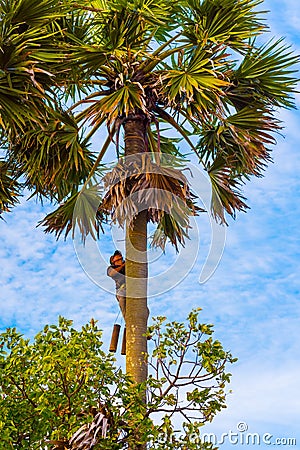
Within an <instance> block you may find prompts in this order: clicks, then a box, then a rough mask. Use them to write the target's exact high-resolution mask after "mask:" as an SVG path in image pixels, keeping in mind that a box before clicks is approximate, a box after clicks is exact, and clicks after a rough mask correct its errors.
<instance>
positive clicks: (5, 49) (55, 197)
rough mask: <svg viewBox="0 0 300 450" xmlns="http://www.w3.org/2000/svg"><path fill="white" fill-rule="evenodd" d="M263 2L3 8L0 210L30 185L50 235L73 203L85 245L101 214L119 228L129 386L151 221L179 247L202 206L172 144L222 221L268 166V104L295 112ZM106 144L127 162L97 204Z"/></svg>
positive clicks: (286, 58) (289, 58)
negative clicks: (191, 165) (45, 210)
mask: <svg viewBox="0 0 300 450" xmlns="http://www.w3.org/2000/svg"><path fill="white" fill-rule="evenodd" d="M262 3H263V0H213V1H212V0H178V1H177V2H170V1H168V0H130V1H127V0H94V1H92V0H91V1H86V0H78V1H76V2H74V1H71V0H60V1H58V0H0V8H1V9H0V16H1V24H0V27H1V38H0V39H1V52H0V126H1V140H2V148H3V149H4V150H5V151H4V156H3V158H2V160H1V161H0V209H1V210H2V211H8V210H10V209H11V207H12V206H13V205H14V204H15V203H16V202H17V201H18V196H19V195H20V193H21V192H22V190H23V188H27V189H28V190H30V191H31V192H32V194H31V195H32V196H36V197H38V198H39V199H41V200H42V199H43V198H47V199H49V200H50V201H51V202H53V204H59V206H58V208H57V209H56V210H54V211H53V212H52V213H51V214H49V215H48V216H47V217H46V218H45V219H44V220H43V221H42V225H43V226H45V231H46V232H54V233H55V234H56V235H57V237H59V236H60V235H61V234H62V233H63V232H65V233H66V234H68V232H69V231H70V230H72V228H73V226H74V221H73V212H74V209H75V207H77V208H79V209H82V210H85V212H86V213H88V211H89V210H90V207H91V205H95V202H96V209H97V217H96V219H97V220H95V217H90V216H89V215H88V216H84V217H83V218H82V217H81V218H80V217H79V218H78V217H76V220H75V222H76V223H77V224H79V227H80V229H81V232H82V234H83V237H86V236H87V235H88V234H91V235H92V236H95V237H96V235H97V233H98V232H99V229H100V228H101V225H102V222H103V221H105V220H106V219H107V217H108V216H111V218H112V220H113V221H115V222H117V223H118V224H119V225H121V226H124V225H125V226H126V230H127V231H126V275H127V281H126V285H127V311H126V325H127V356H126V363H127V371H128V373H129V374H130V375H131V376H132V377H133V379H134V380H135V381H136V382H141V381H145V380H146V377H147V362H146V360H145V353H146V352H147V340H146V337H145V333H146V330H147V317H148V309H147V222H149V221H152V222H154V223H155V224H157V229H156V232H155V233H154V237H153V242H152V243H153V245H159V246H164V245H165V243H166V241H167V240H169V241H170V242H171V243H172V244H173V245H175V246H176V247H177V245H178V244H180V243H184V238H185V237H186V236H187V232H188V228H189V217H190V216H191V215H194V214H197V212H198V211H199V210H200V208H199V207H197V205H196V199H195V198H194V196H193V194H192V193H191V192H190V191H189V186H188V182H187V179H186V178H185V177H184V175H182V171H180V170H179V169H178V167H177V166H176V165H177V164H182V161H184V158H185V157H186V156H185V155H184V154H183V153H182V151H179V148H178V145H177V144H178V141H179V139H178V136H180V137H181V139H182V140H185V141H186V142H187V144H188V147H189V151H190V150H192V151H193V152H194V153H195V155H196V158H197V159H198V160H199V163H201V164H202V166H203V169H204V170H205V171H206V172H207V174H208V176H209V179H210V181H211V189H212V201H211V209H212V214H213V215H214V217H215V219H216V220H217V221H219V222H220V223H223V224H226V214H228V215H230V216H233V217H235V214H236V212H237V211H245V210H246V209H247V204H246V203H245V198H244V197H243V195H242V192H241V188H242V185H243V184H244V182H245V181H247V180H249V179H250V177H251V176H252V175H254V176H262V174H263V170H264V169H265V167H266V165H267V163H268V162H269V161H270V160H271V156H270V148H269V147H270V145H271V144H274V143H275V138H274V133H276V132H278V131H279V130H280V129H281V128H282V126H281V123H280V121H279V120H278V118H276V114H277V110H278V108H293V107H294V103H293V99H292V96H293V92H294V91H295V86H296V83H297V79H296V77H295V75H294V73H295V68H294V64H295V63H296V62H297V61H299V58H298V57H297V56H294V55H293V54H292V52H291V50H290V48H289V47H288V46H287V45H286V44H285V43H284V42H283V40H282V39H279V40H277V41H276V40H272V39H271V40H269V41H268V42H263V40H262V38H263V36H264V34H265V32H267V30H268V28H267V26H266V24H265V22H264V13H263V12H260V11H259V9H258V7H259V5H260V4H262ZM105 126H106V127H107V139H106V141H105V142H104V145H103V147H102V149H101V150H100V152H94V151H93V150H92V149H91V148H90V143H91V139H92V137H93V136H94V135H95V133H96V132H97V131H98V130H99V129H100V128H101V127H102V128H103V127H105ZM166 127H169V128H171V129H173V130H175V131H176V133H177V134H176V138H169V137H167V136H165V135H163V132H162V129H165V128H166ZM119 142H120V145H119ZM110 144H115V148H116V153H117V158H118V160H119V157H120V155H121V156H124V157H125V158H124V159H120V160H119V161H118V162H117V164H116V166H115V167H114V168H113V169H112V170H111V171H110V172H109V173H106V174H105V176H104V180H103V181H104V185H105V186H106V188H107V192H106V194H105V196H104V197H103V198H100V197H99V194H98V193H97V189H94V188H92V189H90V190H86V189H85V188H87V187H90V186H91V184H92V182H93V179H94V178H95V176H97V175H98V176H99V175H100V176H102V175H103V158H104V155H105V153H106V151H107V149H108V147H109V145H110ZM120 152H121V153H120ZM165 155H169V156H170V157H174V158H175V167H172V164H170V163H169V159H168V162H167V163H166V158H164V156H165ZM178 158H179V159H180V161H179V162H178ZM176 167H177V168H176ZM148 192H149V195H148ZM158 192H159V195H158ZM120 199H121V203H122V204H123V207H122V208H120V207H119V206H120ZM123 201H124V202H123ZM76 205H77V206H76ZM78 205H79V206H78Z"/></svg>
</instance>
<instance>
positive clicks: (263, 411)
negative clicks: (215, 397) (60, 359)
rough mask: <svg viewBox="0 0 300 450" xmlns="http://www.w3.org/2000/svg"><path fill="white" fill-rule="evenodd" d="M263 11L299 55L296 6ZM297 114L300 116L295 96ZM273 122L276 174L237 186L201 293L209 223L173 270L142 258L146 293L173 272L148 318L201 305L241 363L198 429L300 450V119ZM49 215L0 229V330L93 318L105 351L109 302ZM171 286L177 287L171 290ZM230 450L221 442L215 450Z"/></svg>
mask: <svg viewBox="0 0 300 450" xmlns="http://www.w3.org/2000/svg"><path fill="white" fill-rule="evenodd" d="M264 6H265V9H269V10H270V13H269V15H268V23H269V25H270V26H271V34H272V35H275V36H277V37H279V36H286V38H287V42H289V43H290V44H292V46H293V49H294V50H295V52H296V53H298V54H300V6H299V3H298V0H285V1H277V0H273V1H272V2H271V1H266V2H265V3H264ZM271 34H270V37H271ZM296 103H297V106H298V108H300V97H299V95H298V96H297V99H296ZM280 118H281V119H282V120H283V121H284V123H285V129H284V135H285V137H280V136H279V137H278V139H277V145H276V146H275V148H274V151H273V158H274V163H273V164H271V165H270V166H269V168H268V170H267V172H266V174H265V177H264V178H262V179H253V180H252V181H251V182H250V183H248V184H247V185H246V187H245V191H244V193H245V195H246V197H247V198H248V204H249V205H250V206H251V209H250V210H249V211H248V213H247V214H239V215H238V217H237V219H236V221H232V220H229V227H228V228H227V230H226V234H227V235H226V245H225V249H224V253H223V256H222V258H221V261H220V263H219V265H218V267H217V269H216V271H215V272H214V274H213V275H212V277H211V278H210V279H209V280H208V281H207V282H206V283H204V284H200V283H199V281H198V279H199V274H200V272H201V269H202V267H203V262H204V260H205V256H206V255H207V252H208V248H209V242H210V237H211V227H210V223H209V221H208V219H205V218H204V217H203V216H200V218H199V219H197V227H198V228H194V232H193V233H194V235H193V239H194V240H193V243H196V244H195V245H192V246H190V247H189V248H188V250H187V251H185V252H184V251H182V252H181V253H180V254H179V256H178V260H177V257H176V255H175V254H174V252H173V250H172V249H169V250H168V251H167V252H166V254H165V255H162V254H160V253H159V252H157V253H153V254H152V255H151V256H150V259H151V261H152V263H151V265H150V273H151V277H152V281H151V282H152V284H153V286H154V288H153V289H154V291H155V286H157V284H158V282H159V271H162V272H163V271H165V270H166V269H167V268H168V266H169V265H171V267H172V270H171V272H170V274H169V275H168V277H166V278H168V280H169V281H170V283H169V285H166V286H164V289H165V292H163V293H161V295H159V296H156V297H151V298H150V300H149V304H150V310H151V316H157V315H167V316H168V318H169V319H170V320H175V319H176V320H180V321H183V320H184V319H185V317H186V316H187V314H188V312H189V311H190V310H191V309H192V308H193V307H199V306H200V307H201V308H203V311H202V314H201V315H202V320H203V321H204V322H208V323H213V324H214V325H215V337H216V338H218V339H220V340H221V342H222V343H223V345H224V347H225V348H226V349H230V350H231V351H232V353H233V354H234V356H237V357H238V358H239V361H238V363H236V364H235V366H234V367H232V368H230V369H231V372H232V374H233V378H232V383H231V389H232V390H233V393H232V394H230V395H229V396H228V408H227V410H226V411H224V412H222V414H220V415H219V416H218V417H217V418H216V419H215V420H214V422H213V423H212V424H211V425H210V426H209V427H208V428H207V430H209V431H211V432H214V433H216V434H217V435H218V436H220V435H221V434H222V433H226V432H229V431H230V430H231V431H232V432H236V431H237V424H238V423H240V422H245V423H247V425H248V432H253V433H255V432H256V433H259V434H260V435H261V436H262V435H263V434H264V433H270V434H272V435H273V436H274V439H275V438H277V437H278V438H281V437H292V438H296V439H297V445H296V446H295V445H294V446H292V448H297V449H300V429H299V423H300V390H299V381H300V339H299V326H300V295H299V291H300V282H299V274H300V270H299V269H300V267H299V265H300V245H299V244H300V233H299V217H300V206H299V203H300V202H299V200H300V196H299V192H300V189H299V188H300V162H299V161H300V158H299V156H298V152H299V150H298V149H299V135H300V133H299V130H300V112H299V110H298V111H281V112H280ZM99 146H100V145H99ZM49 210H50V209H49V207H48V206H47V205H44V207H42V206H40V205H38V204H36V203H35V201H32V200H31V201H29V202H28V201H26V199H25V198H24V199H23V200H22V202H21V204H20V205H19V206H18V207H17V208H16V209H15V210H14V211H13V213H11V214H9V215H6V221H5V222H3V221H1V223H0V233H1V236H2V245H1V247H0V266H1V276H0V330H4V329H5V328H6V327H10V326H16V327H17V328H18V329H19V330H20V331H21V332H23V333H24V334H25V335H26V336H32V335H34V334H35V333H36V332H38V331H39V330H40V329H41V328H42V327H43V326H44V325H45V324H46V323H55V322H56V321H57V317H58V315H63V316H65V317H67V318H70V319H73V320H74V322H75V325H76V326H80V325H82V324H84V323H86V322H87V321H89V320H90V318H91V317H94V318H96V319H98V321H99V325H100V327H101V328H102V329H103V330H104V341H105V342H106V343H107V346H108V340H109V334H110V331H111V326H112V323H113V322H114V321H115V319H116V316H117V314H118V307H117V303H116V301H115V298H114V295H113V286H109V284H108V285H107V288H108V289H109V290H110V291H111V292H105V291H104V290H103V289H101V288H100V287H99V283H98V282H97V280H96V282H95V276H94V274H93V273H92V274H91V273H90V269H89V268H88V267H86V263H85V257H82V256H80V258H79V259H80V261H79V260H78V258H77V256H76V252H75V249H74V244H73V242H72V241H71V240H70V239H68V240H67V241H66V242H64V241H63V240H61V241H59V242H56V241H55V238H54V237H53V236H48V235H45V234H44V233H43V231H42V229H41V228H36V224H37V222H38V221H39V220H41V219H42V218H43V217H44V215H45V213H46V212H47V211H49ZM220 233H223V231H221V230H220ZM113 237H114V240H115V243H114V242H113V241H112V240H111V239H110V234H109V233H107V234H105V235H104V236H103V238H101V242H100V243H99V249H100V252H101V255H102V257H103V259H104V260H103V261H102V262H101V261H98V263H97V264H98V265H97V266H96V272H97V273H98V274H100V275H99V277H100V279H101V276H103V277H104V275H103V274H105V272H106V262H107V261H108V257H109V254H110V253H111V252H112V251H113V249H114V246H118V247H121V248H122V245H123V244H122V238H123V237H122V234H121V233H120V232H118V231H117V230H114V231H113ZM195 249H196V250H195ZM192 250H195V251H196V259H195V264H194V265H193V267H189V270H188V271H187V272H188V274H187V276H185V275H186V274H185V273H184V271H181V270H182V267H184V266H185V261H186V260H187V257H188V252H189V251H192ZM77 251H78V248H77ZM176 261H177V262H176ZM176 264H177V265H176ZM82 265H83V266H84V267H82ZM157 267H159V270H157ZM178 270H179V272H178ZM151 271H152V272H151ZM178 273H179V274H180V275H179V276H178ZM101 274H102V275H101ZM91 277H92V278H94V281H93V280H92V279H91ZM157 277H158V278H157ZM96 278H97V277H96ZM178 279H180V280H182V281H180V283H179V284H177V285H176V286H175V287H174V288H172V289H170V286H173V285H175V284H176V283H175V281H178ZM108 281H109V280H108ZM155 292H158V290H156V291H155ZM119 363H120V364H122V363H123V362H122V360H121V359H120V360H119ZM272 442H273V441H272ZM264 446H265V447H267V445H266V444H261V445H260V446H257V447H256V446H250V447H252V448H262V447H264ZM274 446H275V445H274ZM235 447H237V445H231V444H230V443H228V442H227V443H226V444H224V445H222V446H221V449H222V450H228V449H233V448H235ZM239 447H241V445H239ZM286 447H288V446H286Z"/></svg>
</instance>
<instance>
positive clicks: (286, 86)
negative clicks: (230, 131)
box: [229, 39, 299, 109]
mask: <svg viewBox="0 0 300 450" xmlns="http://www.w3.org/2000/svg"><path fill="white" fill-rule="evenodd" d="M282 43H283V39H279V40H277V41H272V40H271V41H270V42H268V43H267V44H265V45H263V46H262V47H260V48H255V47H254V46H251V49H249V51H248V52H247V54H246V55H245V58H244V59H243V61H242V62H241V64H240V66H239V67H238V69H237V70H236V71H234V73H233V78H232V85H231V87H230V88H229V97H230V100H231V101H232V104H233V105H234V106H236V107H237V109H240V107H241V105H246V104H250V103H251V104H253V103H254V104H255V103H256V104H270V105H274V106H279V107H284V108H293V107H294V102H293V98H292V95H293V94H294V93H295V92H296V84H297V82H298V81H299V78H296V77H295V76H294V75H295V73H296V72H297V71H296V69H295V64H296V63H297V61H298V60H299V56H297V55H294V54H293V53H292V51H291V50H290V47H289V46H287V45H283V44H282Z"/></svg>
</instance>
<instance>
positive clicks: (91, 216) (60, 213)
mask: <svg viewBox="0 0 300 450" xmlns="http://www.w3.org/2000/svg"><path fill="white" fill-rule="evenodd" d="M101 200H102V197H101V195H100V193H99V189H98V186H97V185H93V186H90V187H88V188H84V189H82V190H81V191H79V192H76V193H74V194H73V195H71V196H70V197H69V198H68V199H67V200H66V201H65V202H64V203H63V204H61V205H60V206H59V207H58V208H57V209H56V210H55V211H53V212H51V213H50V214H48V215H47V216H46V217H45V218H44V219H43V220H42V221H40V222H39V226H42V227H44V231H45V233H54V234H55V235H56V237H57V239H58V238H59V237H60V235H61V234H62V233H64V234H65V238H66V237H67V236H68V234H69V233H70V231H72V235H73V238H74V236H75V232H76V228H78V229H79V232H80V235H81V238H82V241H83V242H84V241H85V240H86V238H87V236H89V235H90V236H91V237H92V238H93V239H96V238H98V237H99V232H100V229H101V230H102V231H103V228H102V222H105V220H106V219H105V216H104V215H102V216H101V217H100V215H99V213H98V214H97V210H98V207H99V204H100V203H101Z"/></svg>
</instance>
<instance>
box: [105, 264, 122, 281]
mask: <svg viewBox="0 0 300 450" xmlns="http://www.w3.org/2000/svg"><path fill="white" fill-rule="evenodd" d="M124 267H125V262H123V264H122V265H121V266H116V267H113V266H109V267H108V269H107V275H108V276H109V277H111V278H113V277H114V275H116V273H119V272H121V270H122V269H124Z"/></svg>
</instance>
